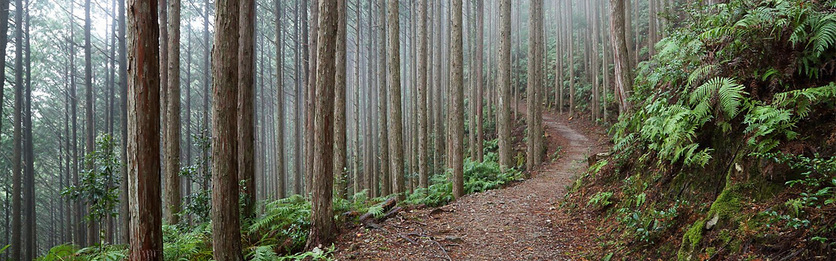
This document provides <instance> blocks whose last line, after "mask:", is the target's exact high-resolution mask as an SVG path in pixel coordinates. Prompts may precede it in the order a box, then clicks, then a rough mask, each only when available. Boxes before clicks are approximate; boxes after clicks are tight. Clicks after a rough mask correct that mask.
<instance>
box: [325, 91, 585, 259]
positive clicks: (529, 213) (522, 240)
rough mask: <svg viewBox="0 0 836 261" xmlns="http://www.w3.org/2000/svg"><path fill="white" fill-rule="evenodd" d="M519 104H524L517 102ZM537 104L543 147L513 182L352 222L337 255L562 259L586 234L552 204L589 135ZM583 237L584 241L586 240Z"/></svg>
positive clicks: (578, 221)
mask: <svg viewBox="0 0 836 261" xmlns="http://www.w3.org/2000/svg"><path fill="white" fill-rule="evenodd" d="M519 111H520V112H525V108H519ZM558 117H559V116H558V115H555V114H553V113H550V112H545V113H544V115H543V123H544V124H545V129H546V133H547V136H548V137H547V141H548V143H549V148H550V149H549V151H550V153H551V152H552V151H554V148H558V147H561V148H562V152H561V153H560V155H561V157H560V158H559V159H557V160H555V161H553V162H548V163H545V164H544V165H542V166H541V167H540V168H539V169H537V170H535V171H534V172H533V173H532V177H531V178H530V179H527V180H525V181H522V182H519V183H517V184H515V185H513V186H510V187H507V188H504V189H498V190H491V191H487V192H483V193H477V194H472V195H468V196H465V197H463V198H461V199H459V200H457V201H455V202H453V203H451V204H449V205H447V206H444V207H441V208H438V209H416V210H412V211H408V212H404V213H402V214H401V215H399V216H398V217H396V218H393V219H390V220H387V221H386V222H384V223H383V224H382V225H383V229H373V230H366V229H364V228H355V229H354V230H353V231H352V232H351V233H343V236H341V237H340V240H339V241H340V242H339V243H338V244H337V249H338V250H337V258H338V259H339V260H351V259H357V260H370V259H371V260H568V259H576V258H578V256H577V255H576V253H577V252H580V251H583V249H582V246H584V245H585V244H578V242H580V241H587V242H588V241H589V240H591V239H590V238H588V236H584V235H583V234H584V233H581V232H580V231H579V227H582V226H584V224H585V220H584V219H583V218H581V217H572V216H568V215H567V214H565V212H564V211H561V210H560V203H561V202H562V200H563V196H564V195H565V194H566V188H567V186H569V185H571V183H572V182H573V179H572V177H573V176H575V175H576V174H577V173H580V171H581V169H582V168H585V166H586V162H585V159H586V156H587V155H589V154H590V153H592V152H594V150H595V147H596V144H595V142H594V141H593V140H592V139H591V138H589V137H587V135H584V133H581V132H579V131H578V130H575V129H573V128H572V127H571V126H568V125H567V124H565V123H563V122H562V121H560V120H558ZM586 245H588V243H587V244H586Z"/></svg>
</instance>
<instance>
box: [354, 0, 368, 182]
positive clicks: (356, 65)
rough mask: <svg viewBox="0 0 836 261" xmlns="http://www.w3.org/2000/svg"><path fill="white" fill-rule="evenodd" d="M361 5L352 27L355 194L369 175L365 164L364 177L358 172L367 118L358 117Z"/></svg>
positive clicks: (358, 5) (359, 4) (365, 145)
mask: <svg viewBox="0 0 836 261" xmlns="http://www.w3.org/2000/svg"><path fill="white" fill-rule="evenodd" d="M362 3H363V1H362V0H357V2H356V5H355V8H354V11H355V17H356V19H357V22H356V24H355V27H354V29H355V30H356V31H355V33H354V37H355V38H354V44H355V45H354V54H355V56H354V78H355V80H356V82H355V84H354V88H355V90H354V92H355V94H356V96H355V100H354V116H355V117H356V121H355V124H354V148H355V153H354V157H355V160H354V173H353V174H354V177H353V180H354V183H353V187H352V190H353V192H354V193H355V194H356V193H360V191H361V190H363V188H364V187H366V185H365V184H366V182H365V178H366V177H368V175H369V173H371V171H370V168H368V166H366V163H365V162H364V163H363V167H364V171H363V172H365V175H364V173H363V172H360V167H359V165H360V159H359V158H360V124H361V122H363V123H365V121H366V120H368V118H367V117H363V118H364V119H363V120H361V119H360V117H361V116H360V104H361V102H360V99H361V98H360V93H361V90H360V88H361V87H360V42H361V41H362V39H363V38H361V37H360V35H361V34H362V28H363V26H362V24H361V23H362V21H361V20H362V19H361V17H360V8H361V4H362ZM368 89H369V87H368V85H367V86H366V91H368ZM365 114H369V113H368V111H366V113H365ZM365 127H366V126H365V125H364V126H363V128H365ZM367 139H368V138H366V136H363V142H364V143H365V144H364V145H363V147H364V148H366V147H368V143H366V140H367ZM364 153H365V151H364ZM364 157H368V155H364Z"/></svg>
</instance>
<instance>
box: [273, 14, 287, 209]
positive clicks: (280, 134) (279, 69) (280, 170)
mask: <svg viewBox="0 0 836 261" xmlns="http://www.w3.org/2000/svg"><path fill="white" fill-rule="evenodd" d="M273 4H274V5H275V7H276V10H275V11H276V14H277V15H276V77H277V79H276V151H275V152H276V155H275V156H276V172H277V173H276V181H277V182H276V195H277V196H278V197H279V199H282V198H284V197H286V196H287V190H286V188H285V182H286V181H287V173H286V172H285V161H284V151H285V148H284V58H285V57H284V37H283V36H284V34H283V31H282V26H283V25H282V19H283V18H284V8H282V6H281V1H280V0H273Z"/></svg>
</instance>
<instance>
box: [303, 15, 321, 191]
mask: <svg viewBox="0 0 836 261" xmlns="http://www.w3.org/2000/svg"><path fill="white" fill-rule="evenodd" d="M317 1H318V0H311V21H313V22H312V23H311V24H310V33H311V36H310V38H308V37H305V38H306V39H307V41H308V49H306V55H307V57H308V63H307V64H306V65H305V68H306V69H307V70H308V71H307V72H306V74H305V76H306V78H307V82H306V85H305V87H306V89H305V90H306V91H307V99H306V100H305V112H306V116H307V117H306V118H305V155H306V156H305V165H306V166H307V167H306V168H305V192H306V193H305V194H306V195H308V194H310V193H312V191H311V190H312V189H313V175H314V173H313V160H314V159H313V158H314V147H313V146H314V144H313V143H314V135H315V134H314V120H315V119H314V111H315V110H316V96H315V95H316V79H315V76H316V67H317V57H316V55H317V54H316V51H317V40H318V39H317V34H318V32H319V23H318V21H319V18H318V17H319V4H318V2H317ZM303 26H304V25H303Z"/></svg>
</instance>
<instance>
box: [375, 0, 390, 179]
mask: <svg viewBox="0 0 836 261" xmlns="http://www.w3.org/2000/svg"><path fill="white" fill-rule="evenodd" d="M377 4H378V9H379V10H378V11H379V13H378V17H377V27H378V30H377V32H378V38H377V39H378V45H379V46H378V50H379V51H378V64H377V66H378V67H377V68H378V71H377V80H378V85H377V87H378V99H377V102H378V104H377V106H378V144H379V145H380V146H379V147H380V149H379V150H380V151H379V153H380V172H379V174H380V187H381V189H380V196H389V194H392V185H391V182H390V180H391V176H390V172H389V171H390V167H389V166H390V165H389V157H390V155H389V138H388V136H387V135H388V132H387V126H388V121H389V119H387V118H388V115H389V114H388V113H387V104H386V103H387V102H386V101H387V98H388V97H389V96H388V95H387V89H388V88H387V87H386V86H387V85H386V82H387V81H386V45H387V44H386V0H378V1H377Z"/></svg>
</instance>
